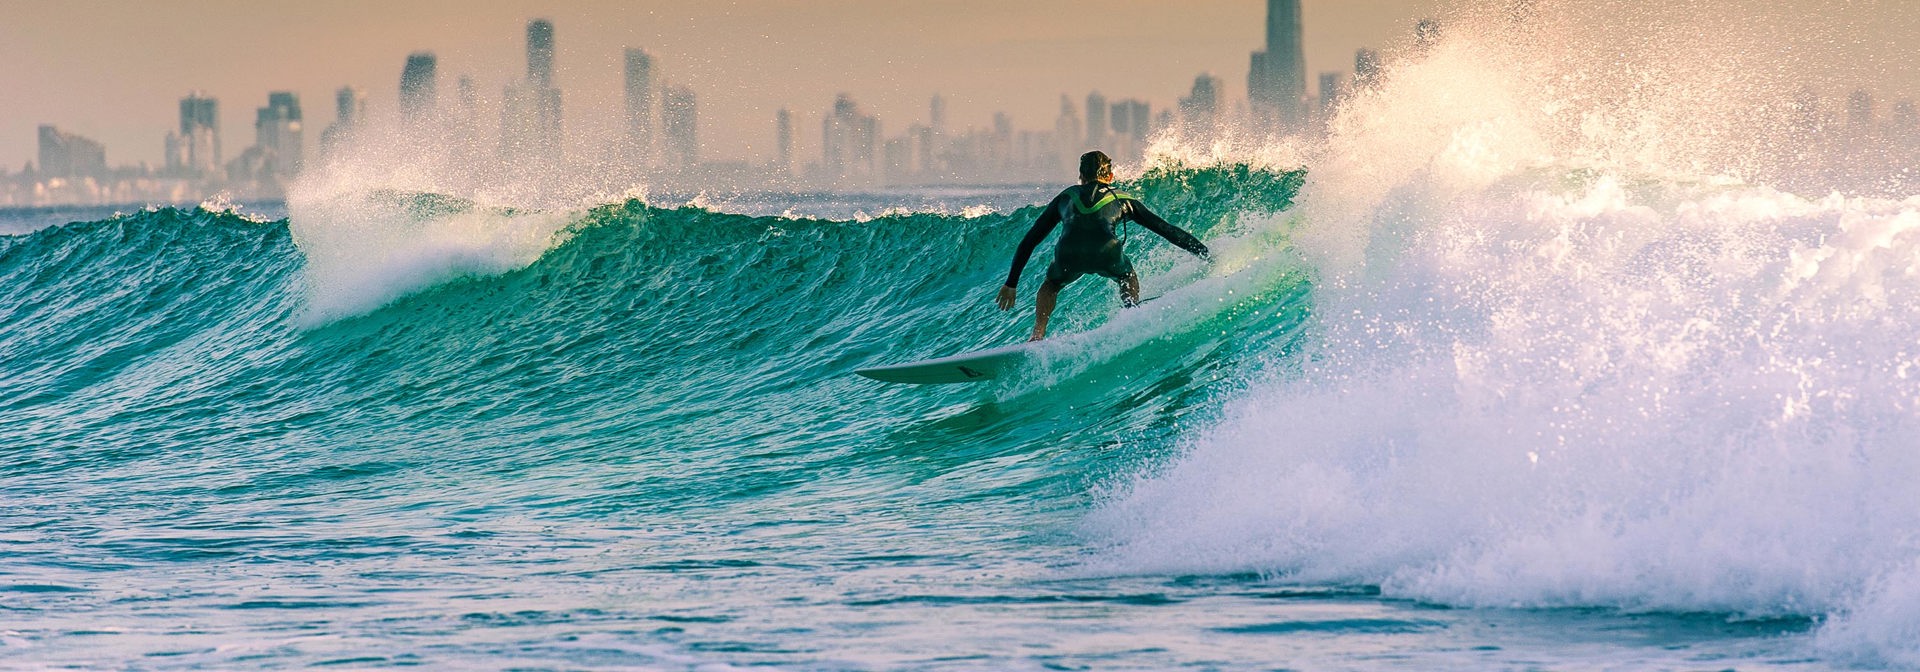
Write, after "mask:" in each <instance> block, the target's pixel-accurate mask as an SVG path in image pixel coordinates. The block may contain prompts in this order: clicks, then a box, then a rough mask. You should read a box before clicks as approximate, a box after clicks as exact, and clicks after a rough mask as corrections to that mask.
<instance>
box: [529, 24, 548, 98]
mask: <svg viewBox="0 0 1920 672" xmlns="http://www.w3.org/2000/svg"><path fill="white" fill-rule="evenodd" d="M527 81H528V82H532V83H533V85H534V86H536V87H548V86H553V22H552V21H548V20H546V19H534V20H532V21H528V22H527Z"/></svg>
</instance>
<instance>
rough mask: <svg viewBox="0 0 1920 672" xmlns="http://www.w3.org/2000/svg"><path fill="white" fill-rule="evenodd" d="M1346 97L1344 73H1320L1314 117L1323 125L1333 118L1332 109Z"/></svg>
mask: <svg viewBox="0 0 1920 672" xmlns="http://www.w3.org/2000/svg"><path fill="white" fill-rule="evenodd" d="M1346 96H1347V83H1346V80H1345V75H1344V73H1339V72H1323V73H1320V105H1319V106H1318V107H1317V108H1315V109H1314V116H1316V117H1319V118H1320V121H1321V122H1322V123H1325V122H1326V121H1327V120H1328V119H1329V118H1331V117H1332V116H1333V109H1334V108H1335V107H1337V106H1339V105H1340V101H1341V100H1343V99H1345V98H1346Z"/></svg>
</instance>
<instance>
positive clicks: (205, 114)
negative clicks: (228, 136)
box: [167, 91, 221, 175]
mask: <svg viewBox="0 0 1920 672" xmlns="http://www.w3.org/2000/svg"><path fill="white" fill-rule="evenodd" d="M167 144H168V151H167V168H168V169H170V170H173V171H175V172H186V173H191V174H195V175H209V174H212V173H213V171H214V170H216V169H218V168H219V167H220V162H221V159H220V103H219V102H218V101H216V100H214V99H212V98H208V97H206V96H204V95H202V94H201V93H200V92H198V91H195V92H192V93H189V94H187V97H185V98H181V99H180V133H179V135H178V136H169V137H168V139H167Z"/></svg>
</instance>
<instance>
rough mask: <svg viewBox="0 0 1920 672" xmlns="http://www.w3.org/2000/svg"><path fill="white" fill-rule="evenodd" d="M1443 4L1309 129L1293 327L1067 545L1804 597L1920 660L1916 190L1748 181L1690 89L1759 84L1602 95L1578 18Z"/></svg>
mask: <svg viewBox="0 0 1920 672" xmlns="http://www.w3.org/2000/svg"><path fill="white" fill-rule="evenodd" d="M1554 7H1558V5H1554ZM1543 11H1551V10H1543ZM1501 20H1504V19H1501ZM1463 21H1464V22H1463V23H1461V24H1455V25H1453V26H1450V34H1451V35H1453V36H1454V37H1453V38H1452V39H1450V40H1449V41H1447V42H1445V43H1442V44H1441V45H1438V46H1436V47H1435V48H1434V49H1433V50H1432V51H1431V53H1429V54H1427V55H1424V56H1422V57H1420V58H1416V59H1412V60H1408V61H1405V62H1402V63H1400V64H1397V65H1396V66H1394V68H1393V70H1392V71H1391V72H1390V73H1389V75H1388V78H1387V81H1386V82H1385V83H1384V84H1383V85H1382V88H1381V89H1379V90H1377V91H1374V92H1370V93H1366V94H1363V95H1361V96H1360V97H1359V98H1357V99H1356V100H1355V101H1354V103H1353V104H1352V105H1350V106H1349V107H1347V108H1345V109H1343V110H1342V112H1341V114H1340V116H1339V118H1338V119H1337V120H1336V123H1335V134H1334V136H1333V137H1332V139H1331V140H1330V141H1329V143H1328V146H1327V147H1326V148H1325V150H1324V151H1325V153H1324V155H1323V156H1321V157H1320V158H1319V159H1317V160H1313V161H1309V164H1310V165H1312V166H1313V167H1314V170H1313V171H1312V172H1310V174H1309V183H1308V186H1307V187H1306V189H1305V191H1303V197H1304V200H1303V203H1302V206H1301V209H1300V211H1301V213H1303V214H1302V220H1301V223H1300V224H1299V227H1300V228H1299V229H1298V231H1297V233H1296V235H1295V236H1294V240H1295V242H1296V243H1297V244H1298V246H1299V251H1300V253H1301V254H1302V256H1303V257H1305V259H1306V260H1307V262H1308V263H1310V264H1311V265H1312V266H1313V267H1314V268H1315V273H1316V287H1315V310H1314V313H1315V327H1314V328H1315V330H1316V332H1317V333H1316V337H1315V338H1316V344H1315V345H1314V346H1313V347H1312V348H1311V349H1310V351H1309V352H1308V353H1307V354H1306V355H1305V356H1304V357H1303V359H1301V360H1300V362H1301V363H1300V365H1299V366H1298V367H1296V368H1293V369H1289V370H1288V372H1287V373H1284V374H1279V375H1280V376H1281V377H1278V378H1276V379H1273V380H1270V381H1266V382H1264V383H1262V384H1257V385H1254V386H1253V387H1252V388H1251V390H1250V391H1249V392H1247V393H1246V394H1244V395H1243V397H1242V398H1241V399H1240V400H1239V401H1237V402H1236V403H1234V404H1232V405H1231V407H1230V408H1229V409H1228V410H1227V413H1226V417H1225V419H1224V420H1223V421H1222V422H1220V423H1219V424H1218V425H1217V426H1216V427H1214V428H1212V429H1211V430H1209V431H1207V432H1204V433H1202V434H1200V435H1197V436H1194V437H1192V439H1191V442H1190V444H1189V445H1188V446H1187V450H1186V451H1185V453H1184V454H1183V455H1181V456H1180V457H1179V458H1177V459H1176V460H1174V461H1173V462H1171V463H1169V464H1166V465H1162V466H1161V467H1159V468H1157V469H1155V470H1154V471H1153V472H1152V473H1148V474H1144V475H1142V476H1140V477H1139V478H1137V479H1135V480H1133V481H1131V482H1127V483H1122V484H1119V485H1117V486H1116V487H1115V488H1114V490H1113V491H1112V492H1110V493H1108V494H1107V498H1106V500H1105V501H1104V503H1103V504H1102V505H1101V506H1100V507H1099V508H1098V509H1097V510H1096V511H1095V512H1094V513H1093V514H1092V515H1091V516H1090V517H1089V520H1088V529H1089V531H1090V533H1091V534H1093V535H1095V536H1096V537H1097V538H1099V539H1102V540H1103V541H1104V542H1105V543H1106V544H1107V548H1106V550H1105V552H1104V553H1103V554H1102V555H1101V556H1100V557H1099V558H1098V559H1097V560H1095V561H1094V562H1093V563H1092V565H1093V566H1094V568H1095V569H1096V570H1098V571H1111V572H1192V571H1204V572H1227V571H1261V572H1274V573H1282V574H1287V575H1290V576H1293V577H1297V578H1299V579H1301V580H1308V581H1338V582H1365V583H1372V584H1377V585H1381V586H1382V587H1383V589H1384V590H1385V591H1386V592H1387V593H1388V594H1391V595H1396V596H1404V597H1413V598H1419V599H1425V600H1433V601H1437V602H1442V603H1447V604H1455V605H1465V606H1520V607H1557V606H1604V607H1616V608H1621V609H1629V610H1677V611H1716V612H1728V613H1735V614H1743V615H1749V616H1770V615H1801V616H1812V617H1816V618H1823V619H1831V623H1830V625H1828V626H1827V627H1825V628H1824V629H1823V630H1822V632H1821V634H1820V636H1819V641H1820V645H1821V646H1822V647H1824V650H1826V651H1827V652H1829V653H1830V654H1833V655H1835V656H1837V657H1841V658H1852V659H1857V660H1861V661H1868V662H1875V663H1879V664H1904V665H1920V637H1916V636H1915V634H1916V633H1920V569H1916V567H1917V566H1920V565H1917V564H1916V563H1920V544H1917V543H1916V540H1917V539H1920V487H1916V486H1915V484H1916V483H1920V339H1916V337H1915V335H1914V334H1915V332H1914V325H1920V197H1915V198H1904V199H1903V198H1859V197H1843V196H1838V195H1832V196H1828V195H1820V194H1815V195H1812V196H1811V197H1809V196H1801V195H1795V194H1792V193H1787V192H1785V191H1781V190H1777V189H1774V188H1769V187H1766V186H1757V185H1750V184H1747V183H1746V181H1744V180H1743V179H1742V177H1741V174H1742V169H1744V168H1750V167H1752V166H1753V165H1754V164H1752V163H1751V161H1752V160H1754V157H1753V155H1751V154H1748V153H1746V152H1745V149H1744V148H1738V149H1739V151H1732V150H1731V149H1730V146H1732V145H1736V144H1739V143H1740V142H1744V140H1741V139H1740V138H1742V137H1744V136H1745V134H1743V133H1742V129H1743V128H1744V127H1743V126H1742V124H1746V123H1749V122H1753V121H1755V120H1753V119H1746V118H1739V117H1737V115H1736V116H1735V117H1733V118H1730V117H1729V116H1727V115H1723V114H1720V113H1719V112H1718V111H1717V110H1718V109H1719V108H1718V106H1719V105H1720V104H1723V103H1726V102H1727V101H1730V100H1741V99H1744V97H1746V96H1749V95H1752V94H1754V93H1755V92H1756V91H1760V90H1763V89H1765V88H1766V87H1764V86H1759V85H1757V84H1756V83H1754V82H1751V81H1743V82H1735V83H1733V84H1729V85H1728V86H1727V87H1723V88H1719V89H1716V88H1713V87H1714V86H1715V85H1714V84H1713V83H1712V82H1710V81H1705V78H1708V77H1709V75H1710V74H1711V73H1707V74H1702V75H1700V77H1701V78H1703V79H1702V80H1699V81H1696V80H1690V79H1686V75H1685V73H1674V72H1667V71H1661V72H1659V74H1658V76H1657V77H1656V78H1654V79H1650V80H1649V83H1647V84H1646V85H1645V86H1644V87H1643V88H1641V89H1640V90H1637V91H1633V92H1632V93H1631V95H1623V96H1620V97H1614V98H1608V96H1609V95H1611V94H1609V93H1607V92H1608V91H1612V90H1613V89H1612V88H1611V86H1612V83H1613V78H1612V77H1610V76H1608V75H1607V73H1605V72H1601V73H1599V74H1595V73H1594V72H1588V71H1579V72H1576V71H1575V70H1573V69H1570V66H1569V65H1568V64H1578V63H1582V61H1579V60H1577V59H1576V58H1575V57H1574V56H1572V55H1570V54H1572V53H1575V52H1579V51H1581V50H1588V49H1593V48H1595V47H1597V46H1598V45H1595V44H1590V43H1588V42H1587V41H1585V40H1586V38H1582V37H1580V36H1578V35H1574V34H1571V33H1550V34H1546V35H1533V36H1532V37H1529V38H1528V39H1524V40H1522V39H1518V38H1516V37H1514V35H1513V34H1511V33H1510V32H1503V31H1502V30H1500V29H1489V28H1484V27H1476V24H1474V23H1472V21H1471V20H1463ZM1538 30H1545V29H1538ZM1595 30H1596V32H1598V33H1600V34H1601V35H1602V36H1606V35H1609V34H1612V33H1617V32H1618V31H1612V33H1610V32H1609V30H1606V26H1600V27H1598V28H1596V29H1595ZM1699 39H1711V38H1699ZM1543 45H1544V46H1543ZM1658 46H1659V45H1654V46H1648V45H1644V44H1643V45H1637V46H1633V47H1632V48H1627V49H1615V50H1613V51H1612V52H1605V53H1607V56H1608V58H1615V59H1625V62H1624V63H1623V64H1622V65H1620V66H1619V67H1620V68H1622V69H1627V70H1631V69H1633V68H1643V69H1644V68H1645V66H1647V65H1648V62H1649V60H1650V61H1659V59H1657V58H1652V57H1645V59H1643V60H1642V61H1639V62H1635V61H1633V59H1635V58H1642V57H1643V56H1645V54H1641V53H1637V52H1635V51H1634V50H1635V49H1643V50H1644V49H1653V50H1655V51H1657V52H1658V53H1659V54H1663V55H1664V54H1668V52H1666V51H1659V49H1658V48H1656V47H1658ZM1623 51H1624V52H1626V53H1624V54H1623V53H1622V52H1623ZM1602 52H1604V50H1602ZM1729 53H1733V54H1735V55H1733V56H1729V58H1736V59H1737V58H1738V56H1737V52H1729ZM1722 65H1724V64H1716V65H1715V67H1716V68H1718V67H1721V66H1722ZM1593 67H1595V68H1601V69H1604V68H1605V67H1606V66H1604V65H1594V66H1593ZM1577 77H1586V78H1588V79H1587V80H1579V81H1576V78H1577ZM1676 78H1678V79H1676ZM1603 83H1604V84H1606V85H1607V86H1600V84H1603ZM1589 86H1594V87H1597V88H1587V87H1589ZM1690 120H1691V121H1690ZM1690 124H1691V125H1690ZM1703 126H1713V128H1702V127H1703ZM1763 134H1764V133H1763V131H1760V130H1755V131H1754V132H1753V135H1754V136H1758V135H1763ZM1728 157H1733V158H1728ZM1721 159H1725V160H1724V161H1721ZM1767 168H1768V169H1773V168H1772V167H1767ZM1760 172H1761V173H1764V172H1765V171H1764V170H1763V171H1760Z"/></svg>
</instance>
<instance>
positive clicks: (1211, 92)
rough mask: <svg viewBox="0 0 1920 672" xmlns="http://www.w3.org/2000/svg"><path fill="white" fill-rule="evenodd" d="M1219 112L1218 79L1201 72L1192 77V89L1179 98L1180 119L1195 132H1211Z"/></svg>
mask: <svg viewBox="0 0 1920 672" xmlns="http://www.w3.org/2000/svg"><path fill="white" fill-rule="evenodd" d="M1219 112H1220V79H1219V78H1217V77H1214V76H1213V75H1210V74H1205V73H1201V75H1200V76H1198V77H1195V78H1193V91H1192V92H1191V93H1189V94H1187V97H1185V98H1181V99H1180V119H1181V121H1182V122H1183V123H1185V124H1186V125H1187V127H1188V128H1189V129H1190V130H1192V131H1195V132H1201V133H1206V132H1211V131H1212V130H1213V128H1214V124H1215V122H1216V121H1217V120H1218V117H1219Z"/></svg>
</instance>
